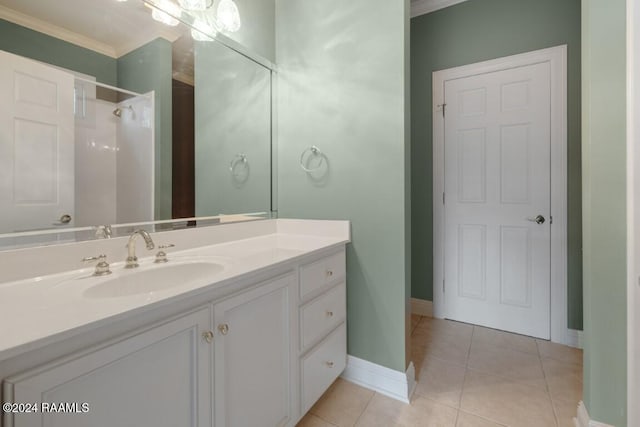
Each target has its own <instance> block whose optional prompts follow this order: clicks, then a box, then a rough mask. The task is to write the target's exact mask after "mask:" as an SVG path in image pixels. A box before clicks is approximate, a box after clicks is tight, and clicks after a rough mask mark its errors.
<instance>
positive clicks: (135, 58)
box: [0, 0, 275, 250]
mask: <svg viewBox="0 0 640 427" xmlns="http://www.w3.org/2000/svg"><path fill="white" fill-rule="evenodd" d="M274 26H275V0H148V1H143V0H57V1H42V0H0V93H1V97H2V99H3V102H2V103H0V250H2V249H3V248H14V247H17V246H18V247H19V246H24V245H31V244H42V243H47V242H49V243H53V242H56V241H69V240H77V239H89V238H96V236H97V237H108V236H109V235H110V233H111V230H119V229H121V233H120V234H124V233H126V232H128V231H129V230H130V228H131V227H132V226H133V225H134V224H151V223H170V222H171V221H172V220H175V219H185V218H189V219H191V218H196V217H198V218H199V217H206V218H209V217H215V216H219V215H231V214H262V213H264V214H268V213H269V212H271V211H272V210H274V209H273V207H272V196H271V194H272V187H271V185H272V181H273V180H272V173H273V171H272V165H271V158H272V150H273V149H274V147H273V144H272V134H273V131H272V121H271V117H272V111H271V110H272V81H273V69H274V67H273V65H272V62H273V60H274V56H275V53H274V50H275V48H274V44H275V28H274ZM204 222H205V221H201V223H204ZM211 222H215V221H212V220H209V223H211ZM189 223H190V224H195V223H197V221H190V222H189Z"/></svg>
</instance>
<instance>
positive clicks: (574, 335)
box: [566, 329, 584, 349]
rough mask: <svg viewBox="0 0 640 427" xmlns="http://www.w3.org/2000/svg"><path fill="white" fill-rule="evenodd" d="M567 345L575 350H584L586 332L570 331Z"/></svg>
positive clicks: (568, 331)
mask: <svg viewBox="0 0 640 427" xmlns="http://www.w3.org/2000/svg"><path fill="white" fill-rule="evenodd" d="M566 345H568V346H569V347H574V348H580V349H582V348H584V332H583V331H578V330H577V329H568V330H567V342H566Z"/></svg>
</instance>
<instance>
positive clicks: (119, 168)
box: [74, 79, 154, 227]
mask: <svg viewBox="0 0 640 427" xmlns="http://www.w3.org/2000/svg"><path fill="white" fill-rule="evenodd" d="M75 94H76V95H75V118H76V119H75V123H76V126H75V156H76V165H77V168H76V174H75V178H76V183H75V189H76V203H75V207H76V215H75V223H74V226H76V227H83V226H90V225H98V224H105V225H106V224H123V223H133V222H143V221H150V220H152V219H153V209H154V200H153V194H154V191H153V186H154V182H153V176H154V144H153V141H154V138H153V133H154V125H153V120H154V114H153V94H146V95H138V94H134V93H133V92H128V91H123V90H122V89H116V88H105V87H104V86H96V84H95V83H93V82H89V81H86V80H81V79H76V80H75Z"/></svg>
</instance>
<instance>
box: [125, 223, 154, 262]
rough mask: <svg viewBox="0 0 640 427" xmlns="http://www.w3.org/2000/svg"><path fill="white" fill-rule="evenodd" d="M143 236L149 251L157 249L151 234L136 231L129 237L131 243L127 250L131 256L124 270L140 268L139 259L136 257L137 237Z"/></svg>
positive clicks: (128, 244) (128, 257)
mask: <svg viewBox="0 0 640 427" xmlns="http://www.w3.org/2000/svg"><path fill="white" fill-rule="evenodd" d="M138 236H142V238H143V239H144V242H145V243H146V245H147V249H148V250H152V249H153V248H155V247H156V245H155V244H154V243H153V240H152V239H151V236H150V235H149V233H147V232H146V231H144V230H136V231H134V232H133V233H132V234H131V236H130V237H129V243H127V250H128V251H129V256H127V261H126V264H125V266H124V268H136V267H138V266H139V264H138V257H137V256H136V237H138Z"/></svg>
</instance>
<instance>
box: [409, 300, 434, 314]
mask: <svg viewBox="0 0 640 427" xmlns="http://www.w3.org/2000/svg"><path fill="white" fill-rule="evenodd" d="M411 314H417V315H419V316H427V317H433V302H432V301H427V300H424V299H418V298H411Z"/></svg>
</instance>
